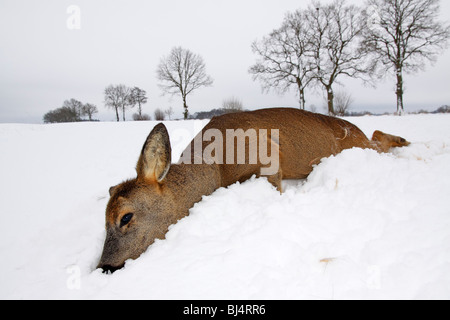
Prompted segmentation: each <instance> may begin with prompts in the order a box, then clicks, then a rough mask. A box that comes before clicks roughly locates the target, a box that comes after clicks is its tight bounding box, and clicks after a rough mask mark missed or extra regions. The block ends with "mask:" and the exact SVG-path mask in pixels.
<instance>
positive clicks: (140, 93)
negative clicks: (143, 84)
mask: <svg viewBox="0 0 450 320" xmlns="http://www.w3.org/2000/svg"><path fill="white" fill-rule="evenodd" d="M146 103H147V92H146V91H145V90H142V89H140V88H138V87H134V88H133V89H131V94H130V105H133V106H135V105H136V104H137V106H138V112H137V114H138V118H140V119H142V118H143V115H142V105H143V104H146Z"/></svg>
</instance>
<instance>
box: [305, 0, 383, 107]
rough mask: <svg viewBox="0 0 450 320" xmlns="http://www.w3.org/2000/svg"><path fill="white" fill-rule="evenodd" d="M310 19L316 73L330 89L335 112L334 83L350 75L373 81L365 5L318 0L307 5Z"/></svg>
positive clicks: (329, 98)
mask: <svg viewBox="0 0 450 320" xmlns="http://www.w3.org/2000/svg"><path fill="white" fill-rule="evenodd" d="M306 19H307V22H304V23H307V24H308V25H309V28H310V29H311V33H310V37H311V43H312V46H313V51H314V63H315V77H316V80H317V81H318V83H320V84H321V85H322V86H323V88H324V89H325V91H326V96H327V105H328V113H329V114H331V115H334V114H335V110H334V91H333V85H334V84H335V83H338V78H341V77H342V76H347V77H350V78H358V79H361V80H363V81H365V82H370V80H371V75H372V73H373V69H374V68H373V64H371V63H370V61H369V60H368V59H367V58H368V52H367V51H365V50H362V47H361V42H362V32H363V30H364V28H366V24H365V23H364V20H363V19H362V14H361V9H359V8H358V7H357V6H354V5H347V4H346V2H345V0H335V1H334V2H332V3H331V4H327V5H322V4H321V3H320V2H319V1H314V2H312V4H311V5H310V6H309V7H308V9H307V15H306Z"/></svg>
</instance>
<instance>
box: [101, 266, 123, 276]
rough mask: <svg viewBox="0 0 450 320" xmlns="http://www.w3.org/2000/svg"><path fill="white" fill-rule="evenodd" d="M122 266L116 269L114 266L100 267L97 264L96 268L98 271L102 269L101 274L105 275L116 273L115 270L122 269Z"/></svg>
mask: <svg viewBox="0 0 450 320" xmlns="http://www.w3.org/2000/svg"><path fill="white" fill-rule="evenodd" d="M124 265H125V264H123V265H121V266H118V267H115V266H111V265H107V264H105V265H100V264H99V265H98V266H97V268H98V269H102V270H103V273H106V274H108V273H111V274H112V273H114V272H116V271H117V270H119V269H122V268H123V267H124Z"/></svg>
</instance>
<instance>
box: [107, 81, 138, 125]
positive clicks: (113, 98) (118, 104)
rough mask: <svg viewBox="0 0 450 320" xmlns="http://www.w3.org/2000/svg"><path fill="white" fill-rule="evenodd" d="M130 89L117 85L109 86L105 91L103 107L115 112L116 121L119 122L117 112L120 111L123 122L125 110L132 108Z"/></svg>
mask: <svg viewBox="0 0 450 320" xmlns="http://www.w3.org/2000/svg"><path fill="white" fill-rule="evenodd" d="M130 97H131V88H129V87H127V86H125V85H123V84H119V85H116V86H114V85H110V86H108V87H106V89H105V106H107V107H109V108H112V109H114V110H115V111H116V117H117V121H119V120H120V119H119V110H120V109H122V114H123V121H125V110H126V109H127V108H128V107H129V106H132V103H131V98H130Z"/></svg>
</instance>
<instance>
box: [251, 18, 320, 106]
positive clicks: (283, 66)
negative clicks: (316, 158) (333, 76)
mask: <svg viewBox="0 0 450 320" xmlns="http://www.w3.org/2000/svg"><path fill="white" fill-rule="evenodd" d="M306 14H307V13H306V12H304V11H301V10H297V11H295V12H294V13H288V14H287V15H286V17H285V19H284V22H283V25H282V26H281V28H279V29H276V30H274V31H272V33H270V35H269V36H267V37H265V38H263V39H262V40H261V41H255V42H253V44H252V50H253V52H254V53H256V54H257V55H258V56H259V59H258V60H257V62H256V64H255V65H253V66H252V67H251V68H250V70H249V72H250V73H251V74H253V79H254V80H259V81H260V82H261V84H262V88H263V90H265V91H269V90H270V89H272V88H273V89H275V90H277V91H278V92H280V93H285V92H287V91H288V90H289V89H290V88H291V86H295V87H296V88H297V92H298V95H299V102H300V108H301V109H305V104H306V101H305V89H306V88H307V87H308V86H309V84H310V83H311V82H312V81H313V80H314V74H313V71H314V65H313V63H312V52H311V51H312V50H311V42H310V38H309V31H310V30H309V28H308V26H307V25H306V24H305V23H304V22H305V20H306V16H305V15H306Z"/></svg>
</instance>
